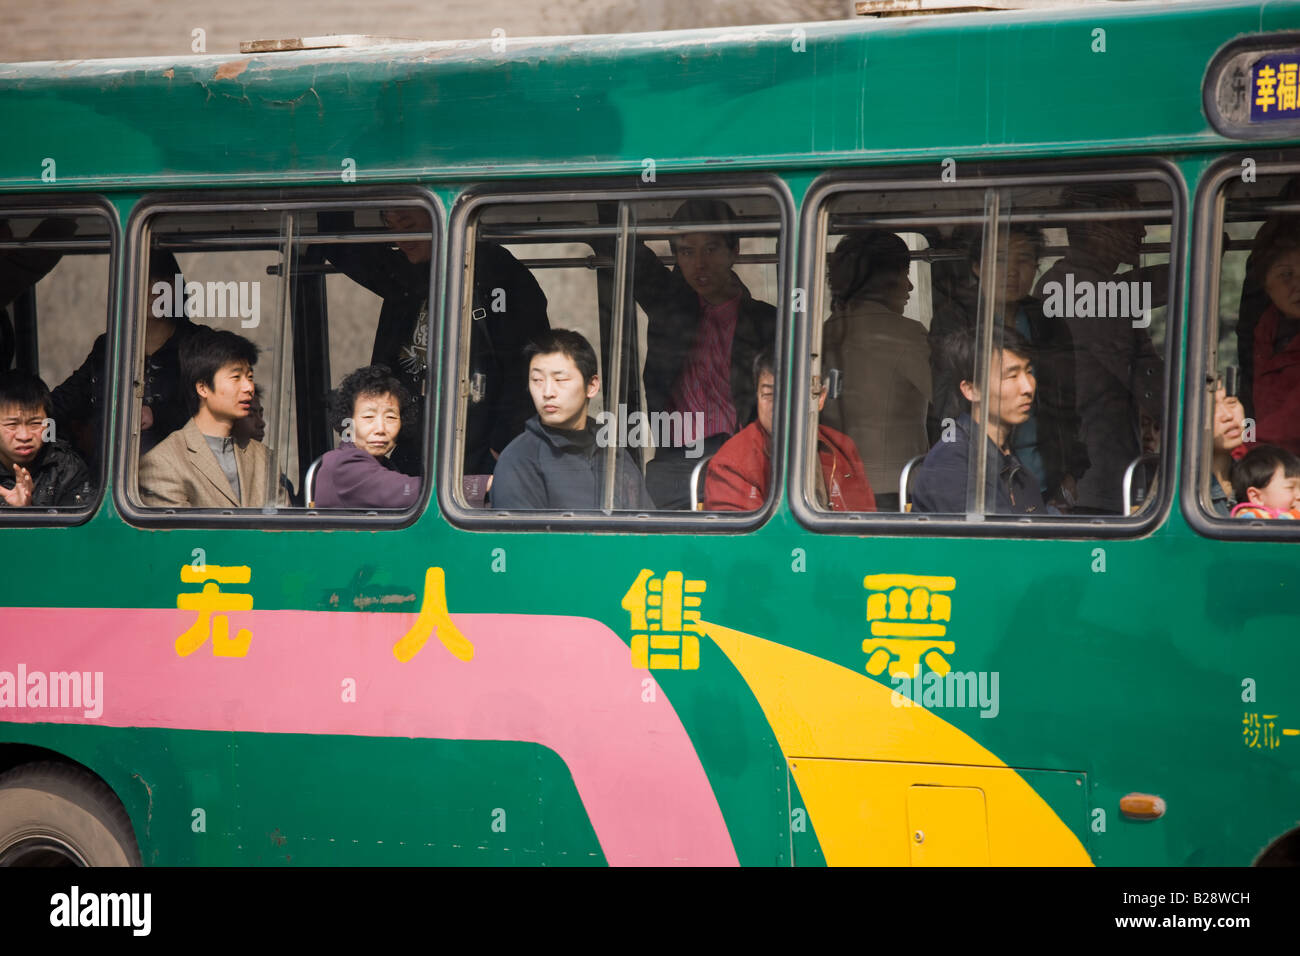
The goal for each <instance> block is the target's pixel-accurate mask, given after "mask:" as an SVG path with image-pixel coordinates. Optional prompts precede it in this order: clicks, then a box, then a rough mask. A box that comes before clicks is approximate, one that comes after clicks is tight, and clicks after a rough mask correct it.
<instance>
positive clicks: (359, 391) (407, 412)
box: [329, 365, 415, 432]
mask: <svg viewBox="0 0 1300 956" xmlns="http://www.w3.org/2000/svg"><path fill="white" fill-rule="evenodd" d="M363 395H392V396H393V397H394V398H395V399H397V407H398V409H399V410H400V412H401V415H402V421H403V422H408V421H412V420H413V419H414V418H415V406H414V401H413V400H412V398H411V393H410V392H408V391H407V390H406V388H405V386H403V385H402V383H401V382H400V381H398V380H397V378H395V377H394V376H393V373H392V371H391V370H390V369H389V368H388V366H387V365H366V366H364V367H362V368H359V369H357V370H356V371H355V372H352V373H350V374H349V375H348V376H347V377H346V378H344V379H343V381H342V382H340V383H339V387H338V388H336V389H334V391H332V392H330V396H329V422H330V427H331V428H333V429H334V430H335V431H336V432H342V431H343V422H344V420H345V419H348V418H351V417H352V416H353V414H354V413H355V412H356V407H357V399H358V398H361V397H362V396H363Z"/></svg>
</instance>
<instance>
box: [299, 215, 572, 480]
mask: <svg viewBox="0 0 1300 956" xmlns="http://www.w3.org/2000/svg"><path fill="white" fill-rule="evenodd" d="M384 223H385V225H387V226H388V228H389V229H392V230H394V231H395V232H405V233H417V232H424V233H428V232H430V231H431V229H432V220H431V218H430V217H429V214H428V212H426V211H425V210H423V209H418V208H413V207H401V208H396V209H389V210H385V212H384ZM351 228H352V214H351V213H346V212H345V213H321V214H320V229H321V230H322V231H347V230H350V229H351ZM396 246H397V249H396V250H394V249H392V247H390V246H387V245H384V244H381V243H364V244H360V243H339V244H338V245H331V246H327V247H326V249H325V256H326V258H328V259H329V261H330V262H331V263H333V264H334V267H335V268H336V269H338V270H339V271H340V272H342V273H343V274H344V275H346V276H347V277H348V278H350V279H352V281H354V282H356V283H358V284H359V285H362V286H365V287H366V288H367V289H369V290H370V291H371V292H373V293H375V294H376V295H378V296H380V297H381V298H382V299H383V300H384V304H383V307H382V308H381V309H380V312H379V325H378V327H377V328H376V329H375V345H374V350H373V351H372V352H371V356H370V364H371V365H385V366H387V367H388V368H389V369H391V370H392V371H393V374H394V376H395V377H396V378H397V379H398V381H400V382H401V383H402V385H403V386H404V387H405V388H406V389H407V391H408V392H409V393H410V394H411V395H412V396H416V398H417V402H416V407H417V417H416V420H415V421H414V422H412V423H411V424H410V427H409V428H403V429H402V434H401V438H400V439H399V440H398V444H397V449H396V450H395V451H394V452H393V461H394V463H395V464H398V465H399V466H400V468H401V470H402V471H404V472H406V473H407V474H419V473H420V472H421V470H422V468H423V461H422V459H423V454H424V448H423V441H424V434H425V429H424V427H423V424H422V421H421V415H422V410H423V405H424V403H423V402H422V401H419V397H420V396H423V395H424V391H425V378H426V371H427V369H428V365H429V358H428V356H429V346H430V344H431V343H430V341H429V336H430V335H431V334H432V328H431V324H430V322H429V261H430V259H431V258H432V256H433V241H432V237H431V238H429V239H403V240H400V241H398V242H397V243H396ZM473 296H474V300H473V311H472V321H471V322H470V335H469V349H470V368H469V372H470V398H469V402H470V404H469V410H468V412H467V414H466V421H465V457H464V473H465V474H467V475H486V474H491V473H492V471H493V468H494V467H495V463H496V458H497V456H498V455H499V454H500V453H501V451H502V449H504V448H505V447H506V445H507V444H508V443H509V442H510V440H511V439H512V438H514V437H515V436H516V435H518V434H519V433H520V432H521V431H523V427H524V422H525V421H527V419H528V417H529V416H530V415H531V414H532V412H533V404H532V401H531V400H530V399H529V397H528V387H527V382H528V360H527V358H526V357H525V356H524V346H525V345H526V344H527V343H528V342H529V341H531V340H532V339H534V338H536V337H537V336H539V335H542V334H543V333H545V332H546V331H547V330H548V329H549V328H550V322H549V321H548V320H547V317H546V295H545V294H544V293H543V292H542V288H541V286H540V285H538V284H537V280H536V279H535V278H533V274H532V273H531V272H529V271H528V270H527V269H526V268H524V266H523V265H521V264H520V262H519V260H518V259H516V258H515V257H514V256H512V255H511V254H510V253H509V252H508V251H507V250H505V249H504V248H502V247H501V246H499V245H497V244H496V243H492V242H479V243H477V244H476V245H475V247H474V289H473Z"/></svg>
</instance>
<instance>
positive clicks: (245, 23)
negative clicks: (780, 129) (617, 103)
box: [0, 0, 853, 62]
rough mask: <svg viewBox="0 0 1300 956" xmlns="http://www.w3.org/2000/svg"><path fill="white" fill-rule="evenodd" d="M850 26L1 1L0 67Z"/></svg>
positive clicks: (647, 1) (722, 18) (829, 14)
mask: <svg viewBox="0 0 1300 956" xmlns="http://www.w3.org/2000/svg"><path fill="white" fill-rule="evenodd" d="M851 16H853V2H852V0H442V2H438V0H434V2H431V3H429V2H426V3H415V2H411V0H364V2H362V0H289V2H268V0H220V2H213V0H167V2H165V3H159V2H158V0H104V2H90V0H41V2H33V0H0V62H13V61H19V60H65V59H88V58H93V57H113V56H166V55H168V54H188V53H190V52H191V50H190V44H191V34H192V31H193V30H194V28H195V27H202V28H203V29H204V30H205V31H207V37H206V41H207V52H208V53H238V52H239V43H240V41H241V40H264V39H281V38H285V37H302V36H322V35H325V34H329V33H364V34H371V35H375V36H396V37H408V38H411V39H416V40H461V39H468V38H471V37H489V36H491V34H492V30H493V29H494V28H496V27H501V28H502V29H504V30H505V31H506V32H507V35H509V36H519V37H522V36H562V35H566V34H582V33H629V32H636V31H640V30H680V29H687V28H690V27H715V26H734V25H743V24H758V23H791V22H803V21H809V20H838V19H842V18H845V17H851Z"/></svg>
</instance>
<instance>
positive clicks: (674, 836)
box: [0, 608, 738, 866]
mask: <svg viewBox="0 0 1300 956" xmlns="http://www.w3.org/2000/svg"><path fill="white" fill-rule="evenodd" d="M4 617H5V631H6V635H5V639H4V641H3V646H2V647H0V671H8V672H10V673H15V674H16V672H17V669H18V666H19V665H20V664H21V665H24V667H25V670H26V672H27V673H28V674H31V673H33V672H36V671H42V672H45V673H50V672H58V671H72V670H77V671H82V672H86V671H89V672H91V673H94V672H97V671H98V672H102V673H103V701H102V707H103V713H102V714H100V715H99V716H98V717H97V718H94V719H88V718H87V717H85V716H84V715H83V713H82V711H81V710H75V711H71V710H52V709H49V708H46V709H36V708H29V707H16V708H14V709H10V707H8V706H5V707H0V720H6V721H15V722H28V723H38V722H60V723H86V724H104V725H109V726H116V727H169V728H176V729H182V730H215V731H245V732H252V733H299V734H344V735H356V736H374V737H421V738H444V739H451V740H511V741H525V742H532V743H537V744H541V745H542V746H545V747H549V748H551V749H552V750H554V751H555V752H556V753H557V754H558V755H559V756H560V758H561V759H562V760H563V761H564V763H565V765H566V766H567V767H568V769H569V772H570V773H571V774H572V775H573V782H574V784H575V786H576V787H577V791H578V794H579V796H580V797H581V798H582V802H583V805H584V807H585V808H586V811H587V814H588V816H589V818H590V820H591V825H592V827H593V829H594V830H595V833H596V837H597V839H598V840H599V841H600V846H601V849H602V851H603V852H604V854H605V857H606V859H607V860H608V861H609V863H610V864H612V865H649V866H662V865H674V864H698V865H706V866H719V865H726V866H735V865H737V862H738V861H737V859H736V852H735V849H734V847H733V846H732V843H731V839H730V837H729V835H728V833H727V827H726V823H725V821H724V820H723V817H722V812H721V810H720V809H719V807H718V802H717V798H716V797H715V796H714V794H713V789H712V787H711V786H710V785H709V781H708V778H707V776H706V775H705V773H704V768H703V767H702V766H701V764H700V760H699V757H698V755H697V754H696V752H695V748H694V746H693V745H692V744H691V740H690V737H689V736H688V735H687V733H686V730H685V728H684V727H683V726H682V723H681V720H680V719H679V718H678V716H677V712H676V711H675V710H674V709H673V706H672V704H670V703H669V701H668V699H667V697H666V696H665V695H664V693H663V690H662V689H661V688H658V687H657V682H656V687H655V700H654V701H653V702H645V701H643V700H642V693H643V684H642V682H643V681H644V680H645V679H646V678H648V677H650V676H651V675H650V673H649V672H648V671H645V670H639V669H637V668H634V667H632V665H631V662H630V657H629V651H628V647H627V645H626V644H624V643H623V642H622V641H621V640H620V639H619V638H618V636H617V635H615V634H614V633H613V632H612V631H610V630H609V628H607V627H605V626H604V625H603V624H601V623H600V622H598V621H594V620H591V619H588V618H579V617H544V616H530V615H514V614H457V615H454V616H453V619H454V621H455V623H456V625H457V626H458V627H459V628H460V629H461V631H462V633H463V634H464V635H465V637H466V638H468V639H469V641H471V642H472V643H473V645H474V658H473V660H471V661H468V662H464V661H460V660H457V659H455V658H454V657H452V656H451V655H450V654H449V653H448V652H447V651H446V650H445V649H444V648H443V646H442V644H441V643H440V642H439V641H438V639H437V637H436V636H435V637H432V638H430V640H429V642H428V643H427V644H425V646H424V647H423V649H421V650H420V652H419V653H418V654H416V656H415V657H414V658H412V659H411V660H410V661H408V662H407V663H405V664H403V663H399V662H398V661H397V660H396V659H395V658H394V656H393V645H394V644H396V643H397V641H398V640H399V639H400V638H401V637H402V636H403V635H404V634H405V633H406V631H407V629H408V628H409V627H410V626H411V624H412V623H413V622H414V620H415V615H414V614H402V613H352V612H338V611H335V612H329V611H256V610H255V611H244V612H239V613H234V614H231V615H230V625H231V636H232V637H233V636H234V631H235V628H236V627H240V628H248V629H249V630H250V631H251V632H252V642H251V645H250V647H249V651H248V655H247V656H246V657H215V656H213V653H212V642H211V641H209V642H208V643H206V644H204V645H203V646H202V647H201V648H200V649H199V650H198V651H196V652H194V653H193V654H191V655H189V656H188V657H179V656H178V655H177V653H176V650H175V646H174V641H175V639H176V637H177V636H178V635H179V634H181V633H182V632H183V631H184V630H185V629H186V628H188V627H189V626H190V625H191V624H193V623H194V618H195V613H194V612H193V611H188V612H187V611H176V610H162V609H160V610H138V609H124V610H117V609H56V608H13V609H7V610H6V611H5V612H4ZM349 679H351V680H353V681H355V687H356V692H355V697H356V700H355V702H354V703H347V702H344V699H343V698H344V684H345V681H347V680H349ZM22 700H25V698H24V699H20V701H19V702H20V703H21V702H22ZM50 703H55V702H54V701H51V702H50Z"/></svg>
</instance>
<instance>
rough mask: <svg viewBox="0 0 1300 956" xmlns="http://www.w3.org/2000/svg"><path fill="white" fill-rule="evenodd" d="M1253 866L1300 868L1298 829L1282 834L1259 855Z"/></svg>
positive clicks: (1299, 829) (1299, 837) (1299, 834)
mask: <svg viewBox="0 0 1300 956" xmlns="http://www.w3.org/2000/svg"><path fill="white" fill-rule="evenodd" d="M1254 865H1255V866H1300V828H1298V829H1295V830H1292V831H1291V832H1289V833H1284V834H1282V836H1280V837H1278V838H1277V839H1276V840H1274V841H1273V842H1272V843H1270V844H1269V845H1268V846H1267V847H1265V848H1264V851H1263V852H1262V853H1260V855H1259V857H1258V858H1257V859H1256V860H1255V864H1254Z"/></svg>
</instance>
